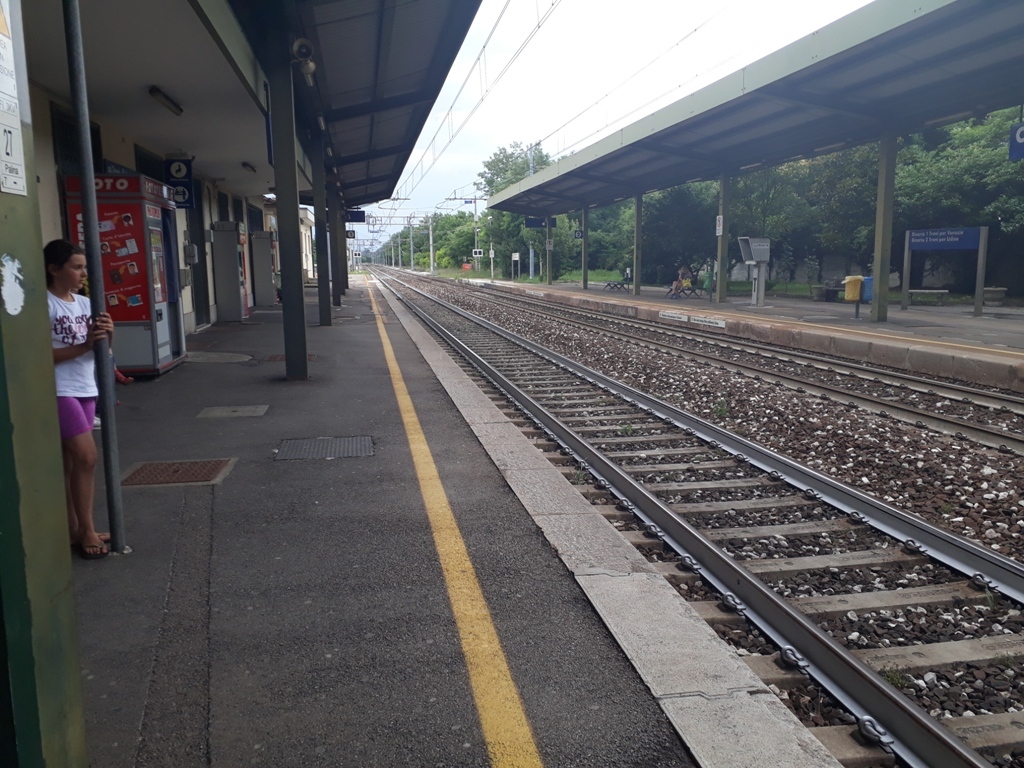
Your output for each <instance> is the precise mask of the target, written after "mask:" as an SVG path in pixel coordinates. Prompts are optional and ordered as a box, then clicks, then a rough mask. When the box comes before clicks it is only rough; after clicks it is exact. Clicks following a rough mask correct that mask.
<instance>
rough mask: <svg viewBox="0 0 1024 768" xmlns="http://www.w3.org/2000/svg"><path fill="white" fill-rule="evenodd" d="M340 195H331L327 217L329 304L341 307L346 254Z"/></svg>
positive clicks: (336, 193)
mask: <svg viewBox="0 0 1024 768" xmlns="http://www.w3.org/2000/svg"><path fill="white" fill-rule="evenodd" d="M342 205H343V204H342V200H341V195H340V194H339V193H338V192H337V191H335V192H332V193H331V200H330V206H329V210H328V216H329V217H330V225H331V302H332V303H333V304H334V306H336V307H340V306H341V297H342V296H344V295H345V287H346V285H345V281H344V280H343V279H342V272H343V270H344V269H345V260H346V258H347V257H348V252H347V251H346V248H345V210H344V208H343V207H342Z"/></svg>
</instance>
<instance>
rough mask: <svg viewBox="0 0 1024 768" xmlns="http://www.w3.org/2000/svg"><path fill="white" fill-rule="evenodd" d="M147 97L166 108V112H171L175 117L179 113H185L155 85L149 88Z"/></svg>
mask: <svg viewBox="0 0 1024 768" xmlns="http://www.w3.org/2000/svg"><path fill="white" fill-rule="evenodd" d="M149 95H150V96H152V97H153V98H154V99H156V100H157V101H158V102H159V103H160V104H162V105H163V106H164V107H166V108H167V110H168V111H170V112H173V113H174V115H175V116H180V115H181V113H182V112H184V111H185V110H184V109H182V107H181V104H179V103H178V102H176V101H175V100H174V99H172V98H171V97H170V96H168V95H167V94H166V93H164V92H163V91H161V90H160V89H159V88H158V87H157V86H155V85H151V86H149Z"/></svg>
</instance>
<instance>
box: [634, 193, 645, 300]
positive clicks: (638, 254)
mask: <svg viewBox="0 0 1024 768" xmlns="http://www.w3.org/2000/svg"><path fill="white" fill-rule="evenodd" d="M643 239H644V196H643V195H637V196H636V199H635V200H634V202H633V295H634V296H639V295H640V267H641V265H642V263H643V249H642V248H641V246H642V244H643Z"/></svg>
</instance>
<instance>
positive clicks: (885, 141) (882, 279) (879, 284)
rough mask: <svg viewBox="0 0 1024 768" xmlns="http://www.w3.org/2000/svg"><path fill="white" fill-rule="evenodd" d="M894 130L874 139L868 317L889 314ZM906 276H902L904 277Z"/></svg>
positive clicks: (877, 318) (881, 320) (882, 319)
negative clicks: (872, 254) (872, 249)
mask: <svg viewBox="0 0 1024 768" xmlns="http://www.w3.org/2000/svg"><path fill="white" fill-rule="evenodd" d="M896 138H897V137H896V134H895V133H894V132H893V131H891V130H890V131H887V132H886V133H885V135H884V136H883V137H882V140H881V141H880V142H879V143H878V198H877V200H876V202H875V260H874V266H873V268H872V270H871V274H872V275H874V278H875V279H874V291H873V294H872V296H871V320H872V322H876V323H884V322H885V321H886V320H888V318H889V265H890V262H891V259H892V203H893V197H894V193H895V189H896ZM909 277H910V276H909V275H907V276H906V277H904V279H905V280H906V279H907V278H909Z"/></svg>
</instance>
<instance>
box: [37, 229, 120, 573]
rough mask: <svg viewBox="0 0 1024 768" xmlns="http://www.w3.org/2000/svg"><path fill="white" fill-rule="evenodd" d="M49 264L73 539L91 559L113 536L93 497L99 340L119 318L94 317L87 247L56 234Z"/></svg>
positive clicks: (49, 246)
mask: <svg viewBox="0 0 1024 768" xmlns="http://www.w3.org/2000/svg"><path fill="white" fill-rule="evenodd" d="M43 257H44V262H45V264H46V288H47V294H46V298H47V304H48V306H49V310H50V328H51V335H52V345H53V364H54V365H53V368H54V375H55V377H56V381H57V416H58V420H59V422H60V440H61V448H62V451H63V455H64V492H65V495H66V498H67V512H68V528H69V530H70V533H71V545H72V546H73V547H74V548H75V550H76V551H77V552H78V554H79V555H81V556H82V557H84V558H86V559H89V560H96V559H99V558H102V557H106V556H107V555H108V554H109V553H110V550H109V549H108V547H107V545H106V543H105V542H106V541H108V540H109V537H108V536H107V535H106V534H99V533H97V532H96V528H95V525H94V523H93V500H94V496H95V491H96V460H97V452H96V441H95V440H94V439H93V436H92V430H93V422H94V419H95V416H96V398H97V397H98V395H99V390H98V388H97V386H96V363H95V358H94V355H93V349H94V347H95V345H96V344H97V343H98V342H100V341H101V340H102V339H104V338H106V339H107V340H108V341H111V340H113V336H114V322H113V320H111V319H110V315H108V314H107V313H106V312H101V313H100V314H99V315H98V316H97V317H95V318H93V317H92V307H91V305H90V302H89V299H88V298H87V297H85V296H81V295H79V293H78V291H79V290H81V288H82V286H83V285H84V283H85V279H86V261H85V252H84V251H83V250H82V249H81V248H80V247H79V246H77V245H74V244H73V243H70V242H68V241H67V240H54V241H53V242H51V243H49V244H47V246H46V247H45V248H44V249H43Z"/></svg>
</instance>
